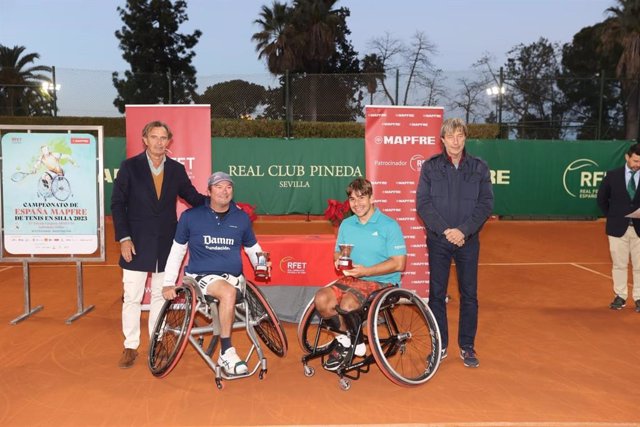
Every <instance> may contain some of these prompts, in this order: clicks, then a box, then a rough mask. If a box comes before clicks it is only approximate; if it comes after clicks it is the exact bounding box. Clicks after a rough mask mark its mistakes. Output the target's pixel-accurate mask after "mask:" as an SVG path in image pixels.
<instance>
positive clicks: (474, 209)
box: [416, 118, 493, 368]
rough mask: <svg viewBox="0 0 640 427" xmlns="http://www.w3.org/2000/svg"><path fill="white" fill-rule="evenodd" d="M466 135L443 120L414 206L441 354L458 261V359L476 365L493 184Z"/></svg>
mask: <svg viewBox="0 0 640 427" xmlns="http://www.w3.org/2000/svg"><path fill="white" fill-rule="evenodd" d="M467 134H468V133H467V126H466V124H465V123H464V121H462V120H461V119H458V118H454V119H447V120H445V121H444V122H443V124H442V128H441V131H440V139H441V141H442V145H443V148H444V150H443V151H442V153H441V154H437V155H435V156H433V157H431V158H430V159H429V160H427V161H425V162H424V163H423V164H422V170H421V171H420V181H419V183H418V190H417V193H416V204H417V210H418V215H419V216H420V218H421V219H422V221H423V222H424V225H425V226H426V229H427V249H428V253H429V273H430V277H429V283H430V284H429V307H430V308H431V310H432V311H433V314H434V316H435V318H436V321H437V323H438V327H439V329H440V335H441V337H442V355H441V358H442V359H444V358H445V357H447V346H448V344H449V329H448V323H447V306H446V296H447V287H448V284H449V270H450V267H451V260H454V261H455V265H456V272H457V276H458V288H459V290H460V319H459V328H458V346H459V347H460V357H461V358H462V360H463V363H464V365H465V366H468V367H473V368H477V367H478V366H479V365H480V362H479V360H478V357H477V354H476V350H475V339H476V332H477V329H478V257H479V254H480V235H479V233H480V229H481V228H482V226H483V225H484V223H485V221H486V220H487V219H488V218H489V216H490V215H491V211H492V210H493V188H492V186H491V176H490V172H489V167H488V166H487V164H486V163H485V162H484V161H483V160H481V159H479V158H477V157H473V156H471V155H470V154H469V153H468V152H467V151H466V149H465V142H466V139H467Z"/></svg>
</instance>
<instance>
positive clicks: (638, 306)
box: [636, 299, 640, 313]
mask: <svg viewBox="0 0 640 427" xmlns="http://www.w3.org/2000/svg"><path fill="white" fill-rule="evenodd" d="M636 313H640V299H637V300H636Z"/></svg>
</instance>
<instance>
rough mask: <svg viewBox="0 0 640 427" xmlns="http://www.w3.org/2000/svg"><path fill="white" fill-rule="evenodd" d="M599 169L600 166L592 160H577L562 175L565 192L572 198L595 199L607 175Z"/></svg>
mask: <svg viewBox="0 0 640 427" xmlns="http://www.w3.org/2000/svg"><path fill="white" fill-rule="evenodd" d="M598 169H599V166H598V164H597V163H596V162H595V161H593V160H591V159H577V160H574V161H573V162H571V163H569V165H568V166H567V167H566V168H565V169H564V173H563V174H562V185H563V186H564V191H566V192H567V194H569V195H570V196H571V197H577V198H579V199H595V198H596V196H597V194H598V186H599V184H600V182H601V181H602V178H604V175H605V173H606V172H604V171H601V170H598Z"/></svg>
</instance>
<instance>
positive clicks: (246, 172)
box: [229, 165, 362, 177]
mask: <svg viewBox="0 0 640 427" xmlns="http://www.w3.org/2000/svg"><path fill="white" fill-rule="evenodd" d="M229 175H231V176H265V175H268V176H274V177H290V176H296V177H301V176H338V177H343V176H345V177H349V176H362V171H361V170H360V167H359V166H351V165H309V166H305V165H269V166H263V165H229Z"/></svg>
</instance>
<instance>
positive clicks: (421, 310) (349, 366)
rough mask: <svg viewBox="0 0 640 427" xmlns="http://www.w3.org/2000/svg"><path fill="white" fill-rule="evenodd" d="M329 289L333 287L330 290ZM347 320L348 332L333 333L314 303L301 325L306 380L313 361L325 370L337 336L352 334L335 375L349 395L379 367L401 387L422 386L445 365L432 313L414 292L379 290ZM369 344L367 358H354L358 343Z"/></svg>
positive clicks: (346, 315)
mask: <svg viewBox="0 0 640 427" xmlns="http://www.w3.org/2000/svg"><path fill="white" fill-rule="evenodd" d="M328 286H330V285H328ZM336 309H337V310H338V312H339V313H340V314H341V315H342V316H343V318H344V320H345V324H346V326H347V329H348V332H347V331H332V330H331V329H330V327H329V326H328V325H327V324H326V322H325V320H324V319H322V318H321V317H320V315H319V313H318V311H317V310H316V308H315V303H314V300H313V299H312V300H311V301H310V302H309V304H308V305H307V307H306V309H305V310H304V314H303V315H302V318H301V320H300V323H299V324H298V334H297V335H298V343H299V344H300V347H301V348H302V351H303V352H304V353H305V354H304V356H303V357H302V365H303V368H304V375H305V376H307V377H312V376H313V375H314V374H315V369H314V368H313V367H312V366H309V364H308V363H309V361H311V360H313V359H317V358H320V359H321V362H322V365H323V366H324V362H325V356H327V355H328V354H329V353H331V351H332V350H333V349H334V347H335V346H336V341H335V340H334V338H335V335H334V333H333V332H338V333H348V335H350V338H351V343H352V346H351V348H350V349H349V351H348V354H347V358H346V360H345V361H344V362H343V364H342V365H341V366H340V367H339V368H338V369H337V370H336V371H335V373H336V374H337V375H338V377H339V386H340V388H341V389H342V390H344V391H346V390H349V389H350V388H351V380H356V379H358V378H359V377H360V374H361V373H366V372H369V366H370V365H371V364H372V363H376V364H377V365H378V367H379V368H380V370H381V371H382V373H383V374H384V375H385V376H386V377H387V378H388V379H389V380H391V381H392V382H393V383H395V384H397V385H401V386H418V385H420V384H423V383H425V382H427V381H428V380H429V379H431V377H433V375H434V374H435V373H436V371H437V369H438V366H439V364H440V356H441V350H442V343H441V340H440V331H439V329H438V325H437V323H436V320H435V317H434V316H433V313H432V312H431V310H430V309H429V307H428V306H427V305H426V304H425V303H424V302H423V300H422V299H421V298H420V297H419V296H418V295H416V293H415V292H413V291H410V290H407V289H401V288H398V287H395V286H389V287H384V288H382V289H379V290H376V291H374V292H373V293H371V295H370V296H369V297H368V298H367V300H366V301H365V303H364V304H363V305H362V307H361V308H360V309H358V310H355V311H352V312H349V313H346V312H343V311H341V310H340V308H339V307H336ZM359 342H364V343H366V344H367V347H368V349H369V350H368V351H367V353H366V354H365V355H364V357H363V358H358V359H356V357H355V356H354V349H355V346H356V345H357V343H359Z"/></svg>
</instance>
